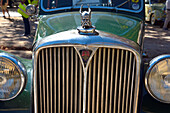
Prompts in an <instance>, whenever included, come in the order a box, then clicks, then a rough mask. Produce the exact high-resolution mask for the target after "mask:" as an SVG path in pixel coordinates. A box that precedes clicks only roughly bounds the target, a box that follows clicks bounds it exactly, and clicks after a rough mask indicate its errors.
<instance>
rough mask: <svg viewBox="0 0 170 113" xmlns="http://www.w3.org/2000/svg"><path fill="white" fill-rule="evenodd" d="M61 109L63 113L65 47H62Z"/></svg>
mask: <svg viewBox="0 0 170 113" xmlns="http://www.w3.org/2000/svg"><path fill="white" fill-rule="evenodd" d="M62 75H63V76H62V92H63V93H62V97H63V98H62V103H63V104H62V111H63V113H65V48H64V47H62Z"/></svg>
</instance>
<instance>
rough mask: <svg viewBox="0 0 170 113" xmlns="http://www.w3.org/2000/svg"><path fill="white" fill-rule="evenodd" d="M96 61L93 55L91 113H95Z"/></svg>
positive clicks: (95, 56)
mask: <svg viewBox="0 0 170 113" xmlns="http://www.w3.org/2000/svg"><path fill="white" fill-rule="evenodd" d="M96 59H97V55H96V54H95V55H94V63H93V81H94V82H93V93H92V113H95V104H96V103H95V101H96V99H95V98H96V93H95V92H96V91H95V90H96V83H95V82H96V67H97V66H96Z"/></svg>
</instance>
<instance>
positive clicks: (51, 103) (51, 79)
mask: <svg viewBox="0 0 170 113" xmlns="http://www.w3.org/2000/svg"><path fill="white" fill-rule="evenodd" d="M52 60H53V59H52V48H50V107H51V108H50V109H51V110H50V111H51V113H53V106H52V105H53V98H54V97H53V93H52V92H53V73H52V71H53V66H52V65H53V63H52Z"/></svg>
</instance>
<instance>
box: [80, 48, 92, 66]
mask: <svg viewBox="0 0 170 113" xmlns="http://www.w3.org/2000/svg"><path fill="white" fill-rule="evenodd" d="M79 52H80V55H81V57H82V60H83V63H84V65H85V67H86V65H87V62H88V60H89V58H90V56H91V53H92V51H91V50H88V49H83V50H80V51H79Z"/></svg>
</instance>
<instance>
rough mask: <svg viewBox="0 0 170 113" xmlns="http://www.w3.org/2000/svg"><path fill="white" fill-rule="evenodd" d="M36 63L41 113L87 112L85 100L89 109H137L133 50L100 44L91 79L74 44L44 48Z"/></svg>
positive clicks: (117, 112)
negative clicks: (101, 45)
mask: <svg viewBox="0 0 170 113" xmlns="http://www.w3.org/2000/svg"><path fill="white" fill-rule="evenodd" d="M36 67H37V74H36V76H37V81H36V82H37V85H36V86H37V105H36V106H37V110H38V113H83V102H84V101H85V109H86V113H134V112H135V109H137V108H136V107H137V106H135V105H136V104H135V102H136V100H137V98H138V97H137V96H135V94H136V93H137V92H136V90H135V88H136V87H139V86H137V85H138V84H136V82H135V81H136V72H137V71H136V58H135V56H134V54H133V53H132V52H130V51H127V50H122V49H113V48H98V50H97V51H96V53H95V54H94V56H93V58H92V60H91V62H90V64H89V67H88V69H87V80H86V82H87V83H84V81H85V80H84V72H83V67H82V64H81V61H80V58H79V56H78V54H77V52H76V50H75V49H74V48H73V47H52V48H45V49H42V50H41V51H40V52H39V54H38V60H37V65H36ZM84 84H87V87H86V88H87V89H86V98H83V91H84V90H83V88H84V87H83V85H84ZM136 97H137V98H136ZM84 99H86V100H84Z"/></svg>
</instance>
